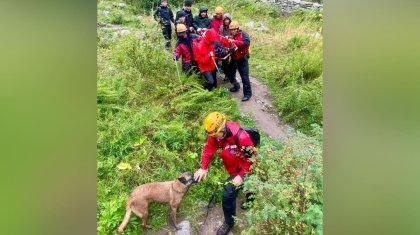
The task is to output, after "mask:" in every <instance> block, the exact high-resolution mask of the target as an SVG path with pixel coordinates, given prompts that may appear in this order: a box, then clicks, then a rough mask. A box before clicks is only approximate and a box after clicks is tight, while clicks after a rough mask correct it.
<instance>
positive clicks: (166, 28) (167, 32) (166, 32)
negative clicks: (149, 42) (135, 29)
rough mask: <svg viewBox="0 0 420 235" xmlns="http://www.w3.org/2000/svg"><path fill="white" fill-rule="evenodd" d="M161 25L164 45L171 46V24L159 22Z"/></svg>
mask: <svg viewBox="0 0 420 235" xmlns="http://www.w3.org/2000/svg"><path fill="white" fill-rule="evenodd" d="M161 26H162V34H163V37H164V38H165V39H166V44H165V47H167V48H169V47H171V39H172V28H171V25H170V24H168V25H164V24H161Z"/></svg>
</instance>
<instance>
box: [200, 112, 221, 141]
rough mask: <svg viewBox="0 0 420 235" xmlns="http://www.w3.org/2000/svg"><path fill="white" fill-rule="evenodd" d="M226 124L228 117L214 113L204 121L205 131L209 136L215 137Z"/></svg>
mask: <svg viewBox="0 0 420 235" xmlns="http://www.w3.org/2000/svg"><path fill="white" fill-rule="evenodd" d="M225 124H226V116H225V115H224V114H222V113H219V112H212V113H210V114H209V115H207V117H206V119H204V129H205V130H206V133H207V135H209V136H215V135H216V134H217V133H219V132H220V131H221V130H222V129H223V127H224V126H225Z"/></svg>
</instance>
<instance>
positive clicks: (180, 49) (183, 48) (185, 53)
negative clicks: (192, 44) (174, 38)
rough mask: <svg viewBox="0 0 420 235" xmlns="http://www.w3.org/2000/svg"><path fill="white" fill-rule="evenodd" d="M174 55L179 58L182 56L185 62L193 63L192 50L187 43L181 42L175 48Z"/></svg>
mask: <svg viewBox="0 0 420 235" xmlns="http://www.w3.org/2000/svg"><path fill="white" fill-rule="evenodd" d="M174 55H175V56H176V57H177V58H179V57H180V56H182V63H183V64H191V50H190V49H189V48H188V46H187V45H185V43H179V44H178V46H177V47H176V48H175V50H174Z"/></svg>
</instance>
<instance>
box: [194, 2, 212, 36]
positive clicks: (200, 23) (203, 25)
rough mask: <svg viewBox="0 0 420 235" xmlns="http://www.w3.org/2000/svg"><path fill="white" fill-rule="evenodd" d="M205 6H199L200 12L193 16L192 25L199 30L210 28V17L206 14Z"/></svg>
mask: <svg viewBox="0 0 420 235" xmlns="http://www.w3.org/2000/svg"><path fill="white" fill-rule="evenodd" d="M207 11H208V9H207V7H206V6H201V7H200V13H199V14H198V15H196V16H195V17H194V21H193V26H194V28H195V29H196V30H197V32H200V31H201V30H202V29H209V28H210V22H211V20H210V18H209V17H208V15H207Z"/></svg>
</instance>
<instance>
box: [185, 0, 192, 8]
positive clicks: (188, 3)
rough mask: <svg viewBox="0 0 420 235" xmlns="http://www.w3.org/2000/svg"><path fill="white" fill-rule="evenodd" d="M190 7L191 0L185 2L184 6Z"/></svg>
mask: <svg viewBox="0 0 420 235" xmlns="http://www.w3.org/2000/svg"><path fill="white" fill-rule="evenodd" d="M191 5H192V1H191V0H185V2H184V6H187V7H190V6H191Z"/></svg>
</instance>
